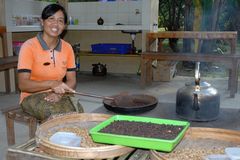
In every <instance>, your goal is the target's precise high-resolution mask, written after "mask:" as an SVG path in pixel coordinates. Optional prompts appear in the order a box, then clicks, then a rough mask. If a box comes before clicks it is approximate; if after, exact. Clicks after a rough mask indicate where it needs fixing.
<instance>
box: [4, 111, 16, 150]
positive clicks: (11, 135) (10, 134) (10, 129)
mask: <svg viewBox="0 0 240 160" xmlns="http://www.w3.org/2000/svg"><path fill="white" fill-rule="evenodd" d="M5 118H6V127H7V141H8V145H9V146H10V145H14V144H15V131H14V120H13V119H11V118H9V115H8V112H7V113H5Z"/></svg>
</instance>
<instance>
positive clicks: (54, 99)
mask: <svg viewBox="0 0 240 160" xmlns="http://www.w3.org/2000/svg"><path fill="white" fill-rule="evenodd" d="M61 98H62V95H61V94H56V93H50V94H49V95H47V96H46V97H45V98H44V100H46V101H48V102H51V103H56V102H58V101H60V100H61Z"/></svg>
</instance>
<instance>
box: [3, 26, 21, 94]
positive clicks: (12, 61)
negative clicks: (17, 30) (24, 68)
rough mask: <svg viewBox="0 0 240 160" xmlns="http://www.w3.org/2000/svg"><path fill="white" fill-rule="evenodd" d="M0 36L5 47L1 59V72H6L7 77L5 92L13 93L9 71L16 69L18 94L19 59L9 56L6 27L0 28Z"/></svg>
mask: <svg viewBox="0 0 240 160" xmlns="http://www.w3.org/2000/svg"><path fill="white" fill-rule="evenodd" d="M0 36H1V38H2V47H3V58H0V71H4V77H5V91H6V93H10V92H11V83H10V82H11V80H10V72H9V70H10V69H11V68H14V72H15V73H14V74H15V80H14V81H15V91H16V92H17V90H18V88H17V78H16V77H17V76H16V75H17V74H16V67H17V63H18V57H17V56H9V54H8V51H7V47H6V46H7V40H6V39H7V38H6V37H7V36H6V27H4V26H0Z"/></svg>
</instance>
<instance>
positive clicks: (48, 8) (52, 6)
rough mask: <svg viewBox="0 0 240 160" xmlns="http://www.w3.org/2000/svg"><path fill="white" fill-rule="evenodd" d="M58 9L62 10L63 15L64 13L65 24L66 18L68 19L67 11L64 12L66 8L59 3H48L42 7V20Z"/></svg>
mask: <svg viewBox="0 0 240 160" xmlns="http://www.w3.org/2000/svg"><path fill="white" fill-rule="evenodd" d="M59 10H60V11H62V12H63V15H64V23H65V24H67V19H68V17H67V12H66V10H65V9H64V7H63V6H61V5H59V4H55V3H53V4H49V5H47V6H46V7H45V8H44V9H43V11H42V19H43V20H46V19H48V17H50V16H52V15H54V14H55V13H56V12H58V11H59Z"/></svg>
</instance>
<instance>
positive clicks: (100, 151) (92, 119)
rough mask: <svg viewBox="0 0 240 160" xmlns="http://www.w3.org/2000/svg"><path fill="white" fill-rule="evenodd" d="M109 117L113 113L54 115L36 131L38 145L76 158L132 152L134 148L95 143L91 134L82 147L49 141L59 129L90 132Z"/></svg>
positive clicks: (91, 157)
mask: <svg viewBox="0 0 240 160" xmlns="http://www.w3.org/2000/svg"><path fill="white" fill-rule="evenodd" d="M109 117H111V115H106V114H97V113H71V114H66V115H61V116H57V117H54V118H53V119H50V120H47V121H46V122H44V123H43V124H41V125H40V126H39V127H38V129H37V131H36V142H37V145H38V147H40V149H41V150H42V151H44V152H45V153H47V154H50V155H53V156H57V157H64V158H74V159H105V158H114V157H119V156H121V155H124V154H127V153H129V152H132V151H133V150H134V148H130V147H125V146H120V145H106V144H97V143H94V142H93V141H92V140H91V137H90V136H89V135H88V137H86V138H85V139H86V142H85V143H86V144H85V146H80V147H69V146H64V145H58V144H55V143H52V142H50V141H49V137H50V135H52V134H54V133H56V132H57V131H63V130H64V129H66V128H67V129H71V128H73V130H74V129H75V130H76V129H77V130H79V129H81V130H82V131H86V132H87V134H88V131H89V129H90V128H92V127H94V126H96V125H97V124H99V123H100V122H102V121H104V120H106V119H108V118H109ZM84 133H85V132H84ZM89 138H90V139H89ZM88 141H89V142H88ZM90 141H91V143H90ZM81 144H82V143H81Z"/></svg>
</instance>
